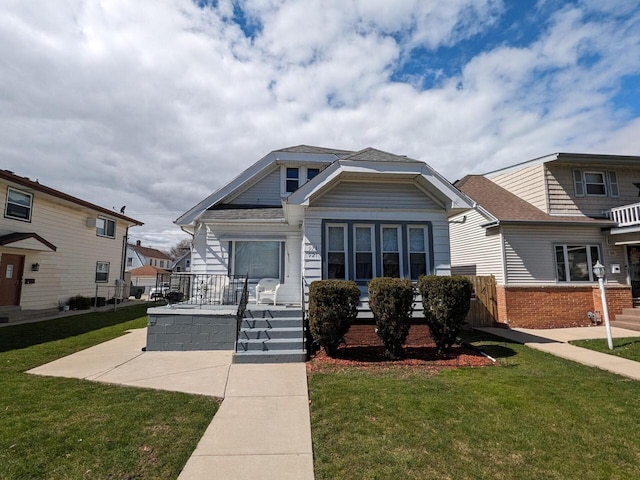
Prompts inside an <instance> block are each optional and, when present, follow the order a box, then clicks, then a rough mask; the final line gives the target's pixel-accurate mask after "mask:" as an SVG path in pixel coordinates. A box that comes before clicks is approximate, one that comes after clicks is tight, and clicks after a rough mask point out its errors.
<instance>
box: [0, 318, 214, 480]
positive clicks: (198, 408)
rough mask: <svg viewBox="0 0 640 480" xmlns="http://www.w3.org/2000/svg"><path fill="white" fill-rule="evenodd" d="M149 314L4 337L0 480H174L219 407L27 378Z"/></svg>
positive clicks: (33, 328)
mask: <svg viewBox="0 0 640 480" xmlns="http://www.w3.org/2000/svg"><path fill="white" fill-rule="evenodd" d="M146 308H147V307H146V306H141V307H132V308H126V309H121V310H119V311H118V312H104V313H87V314H83V315H78V316H73V317H67V318H64V319H59V320H49V321H46V322H39V323H32V324H23V325H15V326H10V327H3V328H0V479H7V480H8V479H12V480H15V479H45V478H46V479H80V478H87V479H89V478H90V479H105V478H109V479H133V478H135V479H164V478H176V477H177V476H178V473H179V472H180V470H181V469H182V467H183V466H184V464H185V462H186V461H187V459H188V458H189V456H190V455H191V453H192V452H193V450H194V448H195V446H196V444H197V442H198V440H199V439H200V437H201V435H202V433H203V432H204V430H205V428H206V427H207V425H208V424H209V423H210V421H211V418H212V417H213V415H214V413H215V412H216V410H217V408H218V402H217V401H216V400H215V399H213V398H208V397H202V396H194V395H186V394H181V393H173V392H160V391H154V390H145V389H137V388H128V387H118V386H111V385H105V384H100V383H93V382H88V381H82V380H75V379H64V378H52V377H41V376H35V375H28V374H26V373H24V371H26V370H29V369H31V368H33V367H36V366H39V365H42V364H44V363H47V362H50V361H52V360H55V359H56V358H60V357H62V356H65V355H68V354H71V353H73V352H76V351H78V350H81V349H84V348H87V347H90V346H92V345H95V344H98V343H101V342H104V341H106V340H110V339H112V338H115V337H118V336H120V335H122V334H124V333H125V332H126V330H128V329H132V328H141V327H144V326H146V316H145V311H146Z"/></svg>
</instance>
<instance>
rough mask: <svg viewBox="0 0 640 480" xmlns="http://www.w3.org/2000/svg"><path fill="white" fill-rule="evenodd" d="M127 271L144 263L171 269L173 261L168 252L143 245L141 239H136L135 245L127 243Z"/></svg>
mask: <svg viewBox="0 0 640 480" xmlns="http://www.w3.org/2000/svg"><path fill="white" fill-rule="evenodd" d="M126 262H127V263H126V269H127V271H129V270H133V269H135V268H140V267H142V266H144V265H151V266H152V267H158V268H161V269H163V270H171V265H172V263H173V261H172V260H171V257H170V256H169V255H167V254H166V253H164V252H162V251H160V250H158V249H155V248H151V247H143V246H142V242H140V240H136V243H135V245H132V244H130V243H128V244H127V261H126Z"/></svg>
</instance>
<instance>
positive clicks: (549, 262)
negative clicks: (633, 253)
mask: <svg viewBox="0 0 640 480" xmlns="http://www.w3.org/2000/svg"><path fill="white" fill-rule="evenodd" d="M502 233H503V237H504V251H505V262H506V276H507V281H506V283H507V284H508V285H556V283H557V282H556V263H555V251H554V245H556V244H567V245H569V244H571V245H585V244H590V245H599V246H600V255H601V256H602V257H603V259H602V260H601V261H602V263H603V264H605V265H607V266H608V265H609V264H610V263H619V264H620V265H621V266H622V265H624V263H625V262H624V251H623V248H622V247H616V246H610V245H607V242H606V238H605V236H604V235H603V234H602V232H601V231H600V228H599V227H587V226H585V227H582V226H568V225H564V226H563V225H558V226H541V225H527V226H524V225H523V226H516V225H506V226H503V227H502ZM607 281H608V283H612V284H626V274H625V273H624V269H623V273H621V274H618V275H613V274H611V273H608V274H607ZM562 284H563V285H566V284H567V283H564V282H563V283H562Z"/></svg>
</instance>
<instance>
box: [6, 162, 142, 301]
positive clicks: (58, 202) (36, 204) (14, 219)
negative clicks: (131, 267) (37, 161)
mask: <svg viewBox="0 0 640 480" xmlns="http://www.w3.org/2000/svg"><path fill="white" fill-rule="evenodd" d="M0 205H2V209H3V214H2V217H1V218H0V308H2V307H7V308H9V307H20V308H22V309H28V310H39V309H48V308H56V307H58V304H59V302H60V303H65V302H66V301H67V300H68V299H69V297H72V296H75V295H84V296H93V295H95V289H96V284H98V285H99V286H100V293H101V294H102V295H104V294H105V292H106V286H107V285H114V283H115V282H116V281H117V280H120V279H123V278H124V263H123V260H124V254H125V252H124V250H125V249H124V245H126V239H127V231H128V229H129V227H133V226H136V225H142V223H141V222H139V221H138V220H134V219H133V218H129V217H127V216H125V215H122V214H120V213H118V212H115V211H113V210H110V209H106V208H103V207H100V206H98V205H94V204H92V203H89V202H86V201H84V200H81V199H79V198H76V197H73V196H71V195H68V194H66V193H63V192H60V191H58V190H54V189H53V188H50V187H46V186H44V185H42V184H41V183H39V182H38V181H37V180H36V181H33V180H30V179H28V178H26V177H21V176H19V175H16V174H14V173H13V172H10V171H7V170H0ZM111 292H113V289H111Z"/></svg>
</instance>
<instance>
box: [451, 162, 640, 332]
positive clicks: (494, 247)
mask: <svg viewBox="0 0 640 480" xmlns="http://www.w3.org/2000/svg"><path fill="white" fill-rule="evenodd" d="M455 186H456V187H458V188H459V189H460V190H461V191H462V192H463V193H465V194H466V195H467V196H469V197H470V198H471V199H473V200H474V201H475V202H476V203H477V208H476V209H475V210H474V211H472V212H466V213H465V214H463V215H458V216H455V217H453V218H452V219H451V222H450V225H449V229H450V234H451V265H452V272H453V273H460V274H472V275H479V276H484V275H493V276H495V278H496V283H497V292H496V293H497V304H498V318H497V320H498V322H501V323H506V324H509V325H510V326H515V327H540V328H543V327H551V326H576V325H588V324H590V322H591V321H590V319H589V318H588V316H587V313H588V312H590V311H599V312H602V305H601V301H600V294H599V289H598V283H597V278H596V277H595V276H594V274H593V272H592V268H593V265H594V264H595V262H596V261H597V260H600V262H601V263H603V264H604V265H605V266H606V268H607V275H606V289H607V298H608V302H607V303H608V307H609V312H610V314H611V316H612V318H613V316H614V315H615V314H619V313H621V312H622V309H623V308H625V307H631V306H632V304H633V301H635V302H636V303H637V302H640V203H637V202H638V193H639V189H640V157H631V156H615V155H587V154H570V153H557V154H553V155H549V156H545V157H542V158H538V159H534V160H531V161H528V162H524V163H521V164H518V165H514V166H512V167H509V168H505V169H502V170H498V171H495V172H490V173H487V174H484V175H469V176H466V177H464V178H463V179H461V180H459V181H458V182H456V183H455Z"/></svg>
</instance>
